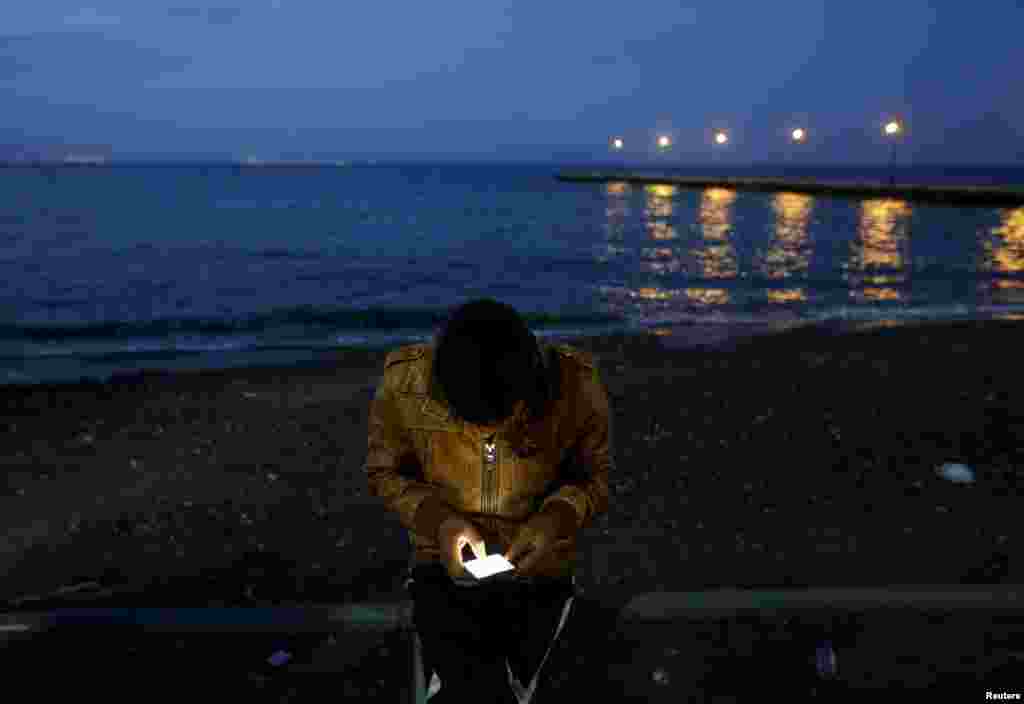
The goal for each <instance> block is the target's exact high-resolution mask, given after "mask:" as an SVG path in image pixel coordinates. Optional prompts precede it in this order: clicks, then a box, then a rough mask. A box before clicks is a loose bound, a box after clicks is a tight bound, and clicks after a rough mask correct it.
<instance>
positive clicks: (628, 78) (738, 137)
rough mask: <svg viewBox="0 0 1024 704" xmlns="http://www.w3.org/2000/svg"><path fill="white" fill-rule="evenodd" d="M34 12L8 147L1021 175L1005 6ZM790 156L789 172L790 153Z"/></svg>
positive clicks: (2, 119) (908, 1)
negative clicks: (610, 146) (622, 159)
mask: <svg viewBox="0 0 1024 704" xmlns="http://www.w3.org/2000/svg"><path fill="white" fill-rule="evenodd" d="M235 2H236V4H235V5H230V4H219V3H201V2H186V0H181V2H165V1H164V0H146V1H145V2H140V1H139V0H93V1H92V2H88V3H81V2H74V1H73V0H46V1H45V2H38V3H28V2H25V3H14V2H10V3H4V4H3V5H2V7H0V105H2V106H3V109H2V112H0V143H2V144H7V145H14V144H19V143H29V144H37V143H47V142H51V143H52V142H60V143H65V144H69V145H106V146H108V147H109V148H110V150H111V151H112V152H113V154H114V155H124V156H131V155H139V154H144V155H147V156H148V155H161V154H166V155H170V156H173V155H195V154H207V153H209V154H213V153H216V154H223V155H231V156H238V157H244V156H246V155H250V154H252V155H256V156H261V157H265V158H276V157H286V158H298V157H300V156H305V155H310V156H320V157H325V158H346V157H352V158H374V157H376V158H381V159H389V158H407V157H412V158H432V157H451V158H467V159H486V158H500V159H518V158H522V159H548V158H555V159H560V158H562V159H564V158H573V157H581V158H582V157H585V156H589V155H593V156H602V155H604V154H607V149H606V144H607V140H608V138H609V137H610V136H611V135H612V134H620V135H622V136H623V137H624V138H625V139H626V140H627V142H626V144H627V153H629V155H630V156H632V155H641V154H644V153H647V152H651V151H653V150H652V148H651V146H652V144H653V142H654V138H655V135H656V134H659V133H661V132H665V133H667V134H670V135H671V136H672V137H673V138H674V141H675V148H674V149H673V150H672V154H671V156H672V158H673V159H676V160H684V161H705V162H706V161H708V160H709V158H710V157H711V155H712V151H713V150H712V148H711V146H710V143H709V139H708V138H709V129H710V128H711V127H712V126H721V127H726V128H728V129H729V130H730V134H731V136H732V141H731V143H730V144H729V145H728V147H727V148H725V149H723V150H719V152H720V153H718V154H717V156H716V157H715V158H717V159H720V160H723V161H725V162H733V163H744V162H751V161H764V160H779V159H783V158H786V157H787V150H789V149H790V147H789V146H787V144H786V140H785V133H786V132H785V131H786V128H787V127H788V126H789V125H792V124H795V123H797V122H799V123H801V124H804V125H806V126H807V127H808V129H809V130H810V134H811V137H812V139H811V140H810V142H809V143H808V144H806V145H804V146H803V147H802V150H803V151H804V152H809V154H805V155H804V156H803V157H796V158H804V159H813V160H814V161H818V162H822V163H837V164H841V163H864V162H879V161H884V159H885V158H886V157H887V153H888V152H887V146H886V145H885V144H884V143H883V140H882V139H881V138H880V129H879V128H880V121H881V120H882V119H883V117H885V116H886V115H890V114H901V115H903V116H904V117H905V118H906V119H907V124H908V127H909V132H908V133H907V135H906V140H905V143H904V144H902V145H900V147H899V150H900V151H899V155H900V158H902V159H914V160H916V161H919V162H947V163H994V162H998V163H1015V162H1016V163H1019V162H1021V161H1022V160H1024V82H1022V79H1021V75H1024V70H1022V69H1021V67H1022V66H1024V41H1022V38H1021V27H1022V26H1024V9H1022V7H1024V6H1022V5H1021V3H1020V2H1019V1H1018V0H984V1H983V2H973V3H965V2H953V1H945V2H923V1H921V0H898V1H897V0H887V1H882V0H861V1H860V2H839V1H834V0H816V1H811V0H807V1H804V0H789V1H785V0H783V1H779V2H764V3H760V2H749V1H747V0H744V1H742V2H726V1H722V0H718V1H716V2H705V1H698V2H690V3H686V2H683V3H680V2H669V1H667V0H652V1H650V2H637V3H630V4H625V3H623V4H621V9H618V10H616V9H614V7H613V4H612V3H595V2H593V1H592V0H587V1H585V2H584V1H583V0H557V1H551V0H547V1H546V2H534V1H532V0H518V1H516V2H503V1H500V0H487V1H483V2H481V1H480V0H472V1H470V0H448V1H446V2H437V3H426V2H419V1H417V2H403V1H401V0H399V1H397V2H388V3H378V2H372V3H352V2H344V1H341V2H339V1H336V0H330V1H328V0H251V1H249V2H247V3H245V4H244V5H243V4H242V3H240V2H238V1H237V0H235ZM789 158H793V157H792V156H790V157H789Z"/></svg>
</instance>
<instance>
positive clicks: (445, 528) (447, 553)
mask: <svg viewBox="0 0 1024 704" xmlns="http://www.w3.org/2000/svg"><path fill="white" fill-rule="evenodd" d="M437 537H438V542H439V543H440V545H441V562H442V563H443V564H444V566H445V569H446V570H448V576H449V577H451V578H452V579H462V578H464V577H465V568H464V567H463V566H462V548H463V547H465V546H466V545H469V547H470V549H471V550H472V551H473V554H474V555H476V556H477V557H478V558H479V559H481V560H482V559H484V558H485V557H487V546H486V544H485V543H484V539H483V537H481V535H480V531H479V530H477V527H476V526H475V525H473V524H472V523H471V522H469V521H467V520H465V519H464V518H459V517H458V516H452V517H451V518H446V519H445V520H444V522H443V523H442V524H441V527H440V528H439V529H438V531H437Z"/></svg>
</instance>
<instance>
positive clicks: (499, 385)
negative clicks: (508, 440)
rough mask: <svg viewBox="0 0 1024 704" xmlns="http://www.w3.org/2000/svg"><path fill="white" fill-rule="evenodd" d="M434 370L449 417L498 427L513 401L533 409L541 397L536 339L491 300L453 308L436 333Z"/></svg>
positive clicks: (509, 309) (516, 317)
mask: <svg viewBox="0 0 1024 704" xmlns="http://www.w3.org/2000/svg"><path fill="white" fill-rule="evenodd" d="M434 355H435V358H434V365H435V366H434V369H435V373H436V374H437V379H438V382H439V383H440V385H441V390H442V391H443V392H444V395H445V398H446V399H447V401H448V404H449V406H450V407H451V409H452V412H453V414H454V415H455V416H456V417H457V418H460V419H462V420H464V421H467V422H469V423H473V424H475V425H491V424H494V423H498V422H500V421H502V420H504V419H506V418H507V417H508V416H510V415H511V414H512V413H513V411H514V410H515V405H516V403H517V402H518V401H526V402H527V403H528V405H529V406H530V407H531V408H536V407H537V406H536V404H535V401H537V400H538V395H539V394H542V393H543V388H544V378H543V367H542V364H541V359H540V351H539V349H538V346H537V339H536V338H535V337H534V336H533V333H532V332H530V329H529V328H528V327H527V325H526V321H525V320H523V319H522V318H521V317H520V316H519V314H518V313H517V312H516V310H515V309H514V308H512V307H511V306H509V305H506V304H504V303H499V302H498V301H495V300H493V299H489V298H485V299H479V300H475V301H470V302H469V303H465V304H463V305H462V306H459V307H458V308H456V309H455V310H454V311H453V312H452V313H451V315H450V317H449V318H448V320H447V321H446V322H445V323H444V325H443V326H442V328H441V331H440V333H439V335H438V340H437V346H436V350H435V353H434Z"/></svg>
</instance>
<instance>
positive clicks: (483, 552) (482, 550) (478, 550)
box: [473, 540, 487, 560]
mask: <svg viewBox="0 0 1024 704" xmlns="http://www.w3.org/2000/svg"><path fill="white" fill-rule="evenodd" d="M473 554H474V555H476V557H477V559H478V560H482V559H484V558H485V557H487V544H486V543H485V542H484V541H482V540H481V541H479V542H476V543H473Z"/></svg>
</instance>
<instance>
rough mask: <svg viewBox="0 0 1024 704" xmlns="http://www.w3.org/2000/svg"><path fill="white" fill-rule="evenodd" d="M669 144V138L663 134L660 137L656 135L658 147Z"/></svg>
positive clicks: (670, 141)
mask: <svg viewBox="0 0 1024 704" xmlns="http://www.w3.org/2000/svg"><path fill="white" fill-rule="evenodd" d="M670 144H672V140H671V139H669V138H668V137H666V136H664V135H662V136H661V137H658V146H659V147H662V148H664V147H667V146H669V145H670Z"/></svg>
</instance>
